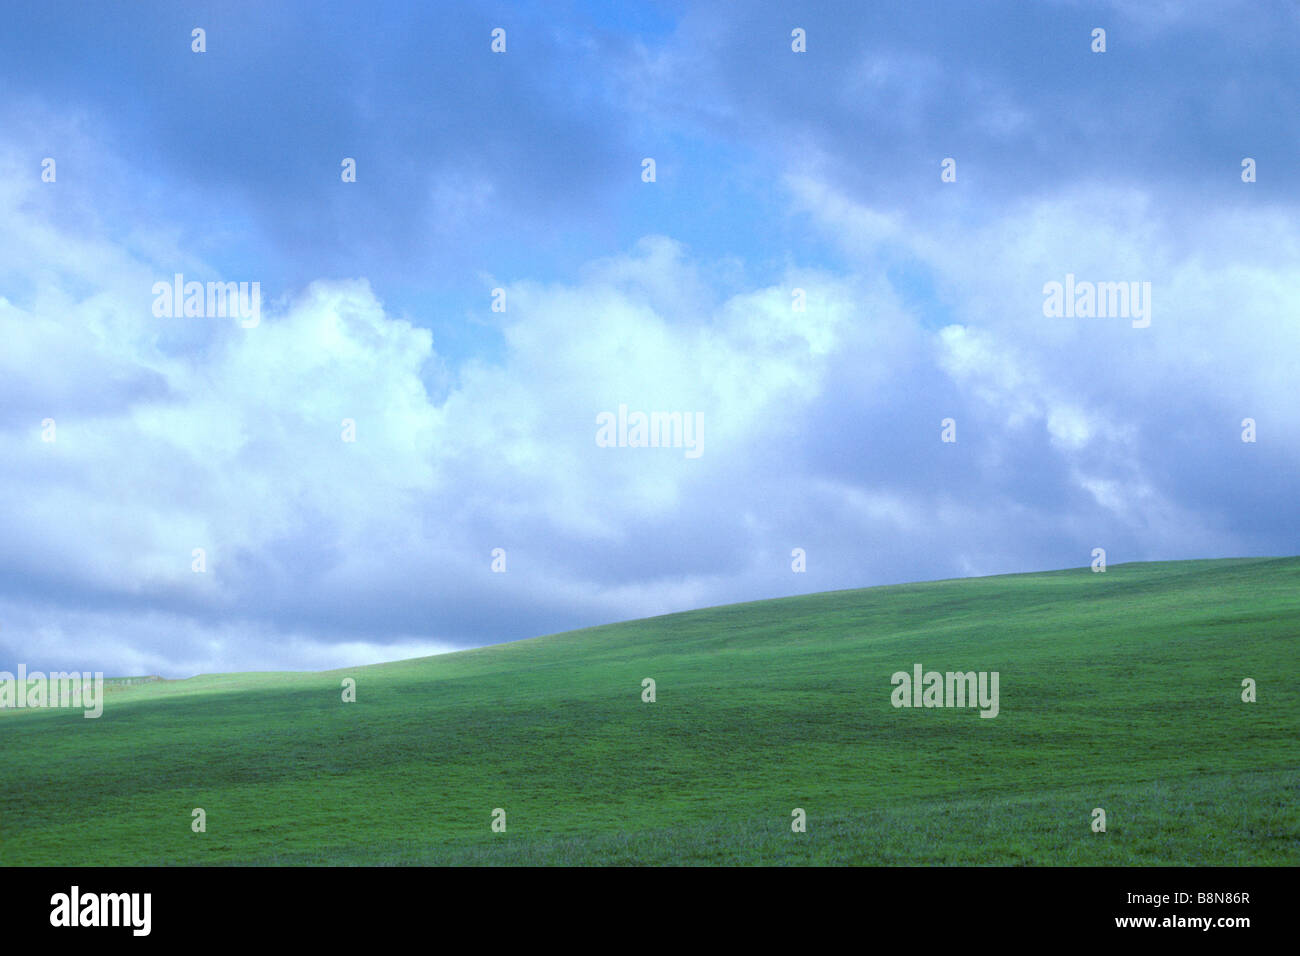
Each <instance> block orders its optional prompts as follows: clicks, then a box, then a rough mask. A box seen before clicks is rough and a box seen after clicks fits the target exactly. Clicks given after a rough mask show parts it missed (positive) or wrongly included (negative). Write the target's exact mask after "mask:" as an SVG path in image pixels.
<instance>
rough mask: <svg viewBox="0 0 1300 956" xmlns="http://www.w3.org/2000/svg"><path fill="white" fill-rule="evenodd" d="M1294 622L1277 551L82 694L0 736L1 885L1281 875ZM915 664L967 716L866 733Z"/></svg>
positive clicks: (888, 725) (1297, 752) (887, 714)
mask: <svg viewBox="0 0 1300 956" xmlns="http://www.w3.org/2000/svg"><path fill="white" fill-rule="evenodd" d="M1298 623H1300V558H1264V559H1232V560H1215V561H1182V562H1167V563H1158V564H1129V565H1112V566H1111V567H1109V568H1108V569H1107V571H1106V572H1105V573H1104V574H1094V573H1091V572H1090V571H1089V570H1088V569H1086V568H1085V569H1081V570H1067V571H1057V572H1050V573H1044V574H1025V575H1009V576H1000V577H990V578H970V579H961V580H953V581H940V582H930V583H923V584H910V585H899V586H892V587H882V588H870V589H865V590H855V591H837V592H831V593H826V594H816V595H810V596H805V597H796V598H784V599H779V600H773V601H760V602H755V603H750V604H740V605H733V606H729V607H720V608H710V609H707V610H701V611H692V612H688V613H683V614H674V615H668V616H664V617H658V618H651V619H648V620H642V621H631V622H627V623H623V624H616V625H609V626H605V627H598V628H589V629H586V630H581V631H572V632H568V633H565V634H557V635H552V636H549V637H543V638H537V639H534V640H529V641H520V642H517V643H513V644H504V645H497V646H494V647H488V648H481V649H477V650H472V651H465V652H461V653H457V654H448V655H442V656H438V657H430V658H422V659H418V660H411V661H402V662H398V663H391V664H379V665H374V666H370V667H359V668H351V669H347V670H342V671H332V672H326V673H257V674H252V673H250V674H225V675H214V676H204V677H196V678H192V679H190V680H184V681H154V682H148V683H136V684H126V685H115V686H109V687H106V688H105V704H104V714H103V716H102V717H101V718H100V719H98V720H86V719H84V718H83V717H82V716H81V712H80V711H68V710H54V709H51V710H42V711H28V710H9V711H0V861H2V862H3V863H5V864H8V865H29V864H45V865H49V864H93V865H134V864H145V865H150V864H236V863H240V864H243V863H252V864H361V865H374V864H396V865H407V864H472V865H495V864H540V865H545V864H637V863H653V864H809V863H813V864H860V863H866V864H873V863H879V864H901V865H910V864H1038V865H1058V864H1059V865H1171V864H1172V865H1177V864H1203V865H1257V864H1264V865H1290V866H1294V865H1297V864H1298V863H1300V808H1298V807H1300V804H1298V801H1297V799H1296V798H1297V795H1298V792H1300V791H1298V788H1300V654H1298V653H1297V651H1300V645H1298V644H1297V637H1296V631H1297V624H1298ZM918 662H919V663H921V664H923V665H924V666H925V669H926V670H931V669H933V670H939V671H947V670H976V671H994V670H996V671H999V672H1000V675H1001V682H1000V692H1001V693H1000V697H1001V700H1000V707H1001V712H1000V714H999V715H998V716H997V717H996V718H994V719H991V720H990V719H982V718H980V717H979V715H978V711H977V710H976V709H956V708H951V709H910V708H904V709H895V708H894V707H892V706H891V704H890V693H891V691H892V686H891V684H890V675H891V674H893V673H894V672H895V671H899V670H904V671H910V670H911V668H912V665H913V664H914V663H918ZM345 677H352V678H355V680H356V682H357V702H356V703H343V702H342V700H341V688H340V684H341V682H342V680H343V678H345ZM645 677H652V678H654V679H655V681H656V684H657V700H656V702H655V703H653V704H648V703H643V702H642V700H641V681H642V679H643V678H645ZM1245 677H1251V678H1254V679H1255V680H1256V681H1257V682H1258V695H1259V699H1258V702H1257V703H1253V704H1248V703H1243V702H1242V700H1241V681H1242V679H1243V678H1245ZM196 807H202V808H204V810H205V811H206V814H207V832H205V833H194V832H192V830H191V826H190V824H191V811H192V810H193V809H194V808H196ZM497 807H500V808H504V809H505V811H506V815H507V830H506V832H505V833H494V832H492V831H491V829H490V826H489V824H490V822H491V813H492V811H493V809H494V808H497ZM795 807H801V808H803V809H804V810H805V811H806V813H807V819H808V829H807V832H806V833H793V832H791V828H790V821H791V811H792V809H793V808H795ZM1094 807H1102V808H1104V809H1105V811H1106V815H1107V832H1105V833H1093V832H1092V830H1091V827H1090V822H1091V811H1092V809H1093V808H1094Z"/></svg>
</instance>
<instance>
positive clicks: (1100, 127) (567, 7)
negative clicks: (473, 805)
mask: <svg viewBox="0 0 1300 956" xmlns="http://www.w3.org/2000/svg"><path fill="white" fill-rule="evenodd" d="M195 27H202V28H203V29H204V30H205V31H206V47H207V49H206V51H205V52H203V53H195V52H193V51H192V50H191V30H192V29H194V28H195ZM496 27H501V28H504V29H505V30H506V37H507V49H506V52H505V53H504V54H497V53H493V52H492V51H491V49H490V43H491V31H492V30H493V29H494V28H496ZM796 27H798V28H802V29H804V30H805V31H806V34H807V51H806V52H804V53H795V52H793V51H792V49H791V31H792V30H793V29H794V28H796ZM1095 27H1102V28H1104V29H1105V30H1106V40H1107V49H1106V52H1105V53H1094V52H1093V51H1092V49H1091V43H1092V40H1091V35H1092V31H1093V29H1094V28H1095ZM1298 36H1300V7H1298V6H1297V5H1296V4H1294V3H1289V2H1288V3H1283V2H1271V3H1270V2H1265V3H1244V2H1243V3H1233V2H1225V3H1209V2H1196V0H1191V2H1181V3H1174V2H1167V3H1164V2H1152V3H1143V4H1118V3H1116V4H1109V3H1086V4H1085V3H1072V2H1063V0H1042V2H1034V3H1029V2H1024V0H1018V2H1008V3H997V2H989V3H982V4H978V5H975V4H968V3H956V2H953V3H922V2H908V3H881V4H861V3H829V2H828V3H807V4H789V3H767V2H735V0H728V2H716V3H715V2H698V3H689V4H688V3H654V4H649V3H642V4H637V3H628V4H602V3H595V2H585V3H495V4H494V3H429V4H404V3H403V4H398V3H374V4H365V5H358V4H344V3H310V4H295V3H277V4H264V3H221V4H206V3H175V2H166V3H161V2H160V3H148V2H139V3H132V4H128V5H121V4H112V5H110V4H102V5H100V4H81V3H76V4H72V3H57V2H56V3H44V2H43V3H35V2H30V3H29V2H19V3H15V4H11V5H10V7H9V8H8V13H7V23H6V29H5V31H4V32H3V34H0V75H2V76H3V80H4V90H5V93H4V96H3V101H2V102H0V335H3V342H4V345H3V346H0V462H2V464H0V495H2V496H3V500H4V502H5V504H4V506H3V507H2V508H0V668H6V667H7V668H9V669H10V670H12V669H13V667H14V666H16V665H17V663H19V662H23V663H26V664H28V665H29V666H30V667H33V668H36V667H44V668H47V669H54V668H68V669H71V668H76V669H80V670H85V669H102V670H104V671H106V672H112V673H160V674H163V675H165V676H187V675H189V674H193V673H198V672H210V671H230V670H243V669H269V668H324V667H336V666H346V665H350V664H357V663H367V662H372V661H377V660H387V659H396V658H401V657H409V656H415V655H418V654H424V653H434V652H438V651H443V650H449V649H453V648H457V647H467V646H476V645H481V644H486V643H494V642H499V641H504V640H513V639H517V638H523V637H529V636H534V635H537V634H541V633H546V632H549V631H554V630H560V629H565V628H570V627H579V626H585V625H589V624H595V623H602V622H607V621H614V620H623V619H627V618H633V617H641V616H645V615H651V614H657V613H664V612H669V611H675V610H684V609H688V608H693V607H700V606H706V605H713V604H721V603H728V602H732V601H741V600H751V599H758V598H766V597H776V596H781V595H787V594H795V593H803V592H813V591H821V590H827V589H833V588H845V587H860V586H866V585H873V584H884V583H894V582H900V581H908V580H918V579H930V578H940V577H952V576H962V575H970V574H991V573H1002V572H1012V571H1028V570H1041V569H1049V568H1059V567H1082V566H1086V565H1087V564H1088V563H1089V561H1090V560H1091V552H1092V549H1093V548H1096V547H1102V548H1105V549H1106V552H1107V559H1108V561H1109V562H1111V563H1116V562H1122V561H1131V560H1160V559H1174V558H1194V557H1222V556H1237V555H1263V554H1293V553H1295V552H1296V551H1297V547H1296V541H1297V537H1298V536H1300V518H1298V509H1297V505H1296V502H1297V493H1298V492H1300V479H1298V478H1297V475H1300V469H1298V468H1297V464H1298V461H1297V459H1298V458H1300V424H1298V423H1297V416H1296V411H1295V408H1296V401H1295V397H1294V396H1295V378H1296V372H1297V369H1298V365H1300V363H1298V362H1297V359H1298V358H1300V322H1298V321H1297V318H1298V316H1297V304H1298V302H1300V297H1298V294H1297V291H1296V290H1297V288H1300V282H1298V280H1300V226H1297V223H1300V217H1297V215H1296V206H1297V200H1298V198H1300V194H1298V193H1297V186H1296V183H1297V181H1298V176H1300V123H1298V122H1297V112H1296V106H1297V102H1298V101H1300V100H1298V98H1297V86H1298V81H1300V60H1298V59H1297V57H1296V56H1295V52H1294V51H1295V48H1296V42H1297V37H1298ZM47 157H49V158H53V159H54V160H55V161H56V164H57V165H56V169H57V175H56V179H55V181H54V182H43V181H42V176H41V171H42V161H43V160H44V159H45V158H47ZM344 157H352V158H355V159H356V162H357V181H356V182H355V183H344V182H342V181H341V178H340V163H341V161H342V160H343V158H344ZM645 157H653V158H654V159H655V161H656V173H657V176H656V181H655V182H653V183H647V182H643V181H642V175H641V173H642V166H641V163H642V159H643V158H645ZM947 157H952V158H954V159H955V160H956V162H957V178H956V181H955V182H942V181H941V178H940V163H941V161H942V160H944V159H945V158H947ZM1245 157H1250V158H1252V159H1254V160H1255V162H1256V164H1257V173H1258V178H1257V181H1256V182H1252V183H1245V182H1243V181H1242V176H1241V162H1242V160H1243V158H1245ZM175 273H183V274H184V275H185V276H186V278H187V279H192V280H198V281H200V282H208V281H235V282H258V283H260V289H261V291H262V311H261V321H260V323H259V324H258V325H257V326H256V327H254V328H247V329H246V328H243V327H241V325H240V323H239V322H238V321H236V320H232V319H230V318H228V317H188V318H184V317H181V318H177V317H157V316H155V315H154V314H153V311H152V309H151V305H152V303H153V299H154V295H153V293H152V287H153V284H154V283H155V282H157V281H159V280H164V281H170V279H171V277H172V276H173V275H174V274H175ZM1067 274H1075V275H1077V276H1078V277H1079V278H1080V279H1088V280H1092V281H1099V282H1101V281H1104V282H1118V281H1123V282H1128V281H1137V282H1149V283H1151V289H1152V293H1151V296H1152V298H1151V302H1152V313H1151V318H1152V321H1151V324H1150V326H1149V327H1147V328H1134V327H1132V325H1131V323H1130V322H1129V321H1128V319H1127V318H1124V317H1115V316H1108V317H1080V318H1075V317H1070V318H1064V317H1054V318H1052V317H1046V316H1045V315H1044V314H1043V308H1042V305H1043V287H1044V284H1045V283H1048V282H1052V281H1063V280H1064V277H1065V276H1066V275H1067ZM498 287H499V288H503V289H505V290H506V303H507V306H506V310H505V311H504V312H493V311H492V309H491V302H492V297H491V290H492V289H494V288H498ZM796 288H800V289H803V290H805V295H806V309H805V310H804V311H796V310H795V309H794V308H793V307H792V301H793V295H792V290H794V289H796ZM620 404H626V405H628V406H629V407H630V408H632V409H634V410H635V409H640V410H644V411H646V412H650V411H665V412H668V411H680V412H688V413H696V412H698V413H699V414H700V416H701V418H702V421H703V438H704V453H703V454H702V455H701V456H700V457H699V458H696V459H689V458H687V457H685V456H684V455H683V454H682V452H681V450H680V449H670V448H626V447H624V448H602V447H599V446H598V445H597V443H596V441H595V438H594V436H595V432H596V427H595V422H596V416H597V415H598V414H599V413H601V412H604V411H615V410H616V409H617V408H618V406H619V405H620ZM345 418H346V419H352V420H354V421H355V422H356V441H355V442H344V441H342V440H341V422H342V420H343V419H345ZM945 418H952V419H954V420H955V421H956V423H957V425H956V428H957V441H956V442H943V441H941V440H940V433H941V426H940V423H941V421H942V420H943V419H945ZM1246 418H1252V419H1254V420H1255V422H1256V428H1257V441H1255V442H1243V441H1242V425H1241V423H1242V421H1243V419H1246ZM47 419H52V420H53V421H54V422H55V426H56V438H55V440H54V441H49V440H45V439H47V438H48V435H47V434H46V431H47V430H46V429H45V428H44V426H43V425H42V423H43V422H44V421H46V420H47ZM194 548H203V549H204V551H205V554H206V570H205V571H204V572H203V573H201V574H200V573H195V572H194V571H193V570H192V558H191V555H192V552H193V549H194ZM494 548H502V549H504V550H505V553H506V570H505V572H504V573H498V572H493V571H492V569H491V563H492V558H491V554H492V551H493V549H494ZM794 548H803V549H804V550H805V551H806V554H807V570H806V571H805V572H803V573H795V572H793V571H792V569H791V551H792V549H794Z"/></svg>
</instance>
